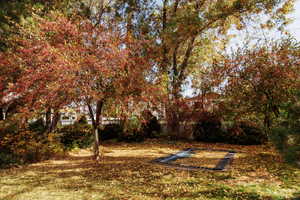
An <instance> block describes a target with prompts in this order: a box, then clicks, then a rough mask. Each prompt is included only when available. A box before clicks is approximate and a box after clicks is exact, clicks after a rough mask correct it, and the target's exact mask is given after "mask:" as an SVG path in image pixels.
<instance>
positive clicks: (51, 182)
mask: <svg viewBox="0 0 300 200" xmlns="http://www.w3.org/2000/svg"><path fill="white" fill-rule="evenodd" d="M189 147H196V148H213V149H227V150H236V151H239V152H241V153H238V154H236V156H235V157H236V158H235V159H234V161H233V163H232V165H231V167H230V168H229V170H228V171H226V172H210V171H183V170H176V169H173V168H168V167H165V166H162V165H158V164H153V163H151V161H152V160H153V159H155V158H158V157H161V156H167V155H168V154H171V153H176V152H178V151H180V150H182V149H184V148H189ZM102 151H103V152H104V158H103V160H102V161H101V162H100V164H96V163H95V162H94V161H93V160H91V156H92V153H91V151H90V150H89V149H87V150H78V151H74V152H72V153H70V156H68V157H66V158H64V159H53V160H49V161H45V162H41V163H36V164H32V165H28V166H23V167H20V168H14V169H7V170H1V171H0V199H1V200H10V199H12V200H38V199H43V200H44V199H47V200H73V199H76V200H82V199H86V200H94V199H95V200H99V199H142V200H144V199H241V200H242V199H243V200H244V199H288V198H292V197H296V196H297V195H299V194H297V192H299V191H300V184H299V180H300V172H299V169H296V168H292V167H289V166H287V165H285V164H283V163H281V159H280V157H279V156H278V155H277V154H276V153H275V152H273V150H272V149H270V148H269V147H264V146H251V147H242V146H233V145H223V144H217V145H216V144H211V145H209V144H199V143H193V144H189V143H180V142H179V143H172V144H168V143H164V142H156V141H147V142H145V143H141V144H126V143H117V144H114V143H111V144H109V143H107V144H104V148H102ZM201 153H202V156H201ZM225 154H226V153H225ZM223 155H224V153H223V152H206V151H203V152H201V151H199V154H198V153H197V155H195V156H196V157H195V159H199V160H202V162H205V160H209V159H216V160H218V158H220V157H222V156H223ZM183 160H185V159H182V161H183ZM186 161H188V160H186ZM202 162H200V163H201V166H203V163H202ZM193 165H197V163H193Z"/></svg>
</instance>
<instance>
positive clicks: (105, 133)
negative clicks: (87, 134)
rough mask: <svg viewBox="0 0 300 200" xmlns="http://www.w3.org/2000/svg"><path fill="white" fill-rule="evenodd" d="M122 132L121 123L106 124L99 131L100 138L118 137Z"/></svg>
mask: <svg viewBox="0 0 300 200" xmlns="http://www.w3.org/2000/svg"><path fill="white" fill-rule="evenodd" d="M122 134H123V126H122V125H121V124H107V125H106V126H105V127H104V129H103V130H101V131H100V140H111V139H118V138H120V137H121V136H122Z"/></svg>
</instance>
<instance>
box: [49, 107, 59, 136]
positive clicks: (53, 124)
mask: <svg viewBox="0 0 300 200" xmlns="http://www.w3.org/2000/svg"><path fill="white" fill-rule="evenodd" d="M59 119H60V112H59V111H55V112H54V116H53V118H52V120H51V125H50V126H49V129H48V132H49V133H50V132H52V131H53V130H55V128H56V126H57V123H58V121H59Z"/></svg>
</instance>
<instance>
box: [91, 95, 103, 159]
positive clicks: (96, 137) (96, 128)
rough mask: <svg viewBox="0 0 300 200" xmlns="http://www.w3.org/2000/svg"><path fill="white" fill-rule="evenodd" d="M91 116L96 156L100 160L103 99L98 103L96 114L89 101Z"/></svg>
mask: <svg viewBox="0 0 300 200" xmlns="http://www.w3.org/2000/svg"><path fill="white" fill-rule="evenodd" d="M87 106H88V109H89V113H90V117H91V119H92V125H93V132H94V158H95V160H97V161H99V160H100V155H99V145H100V139H99V122H100V118H101V111H102V107H103V101H97V104H96V113H95V114H96V116H94V112H93V109H92V106H91V105H90V104H89V103H88V104H87Z"/></svg>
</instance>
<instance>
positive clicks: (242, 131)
mask: <svg viewBox="0 0 300 200" xmlns="http://www.w3.org/2000/svg"><path fill="white" fill-rule="evenodd" d="M226 139H227V141H228V143H231V144H240V145H260V144H264V143H266V142H267V140H268V138H267V136H266V134H265V133H264V132H263V131H262V130H261V129H260V128H258V127H257V126H256V125H255V124H253V123H250V122H245V121H244V122H238V123H236V124H235V125H234V126H233V127H232V128H229V129H228V130H227V136H226Z"/></svg>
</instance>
